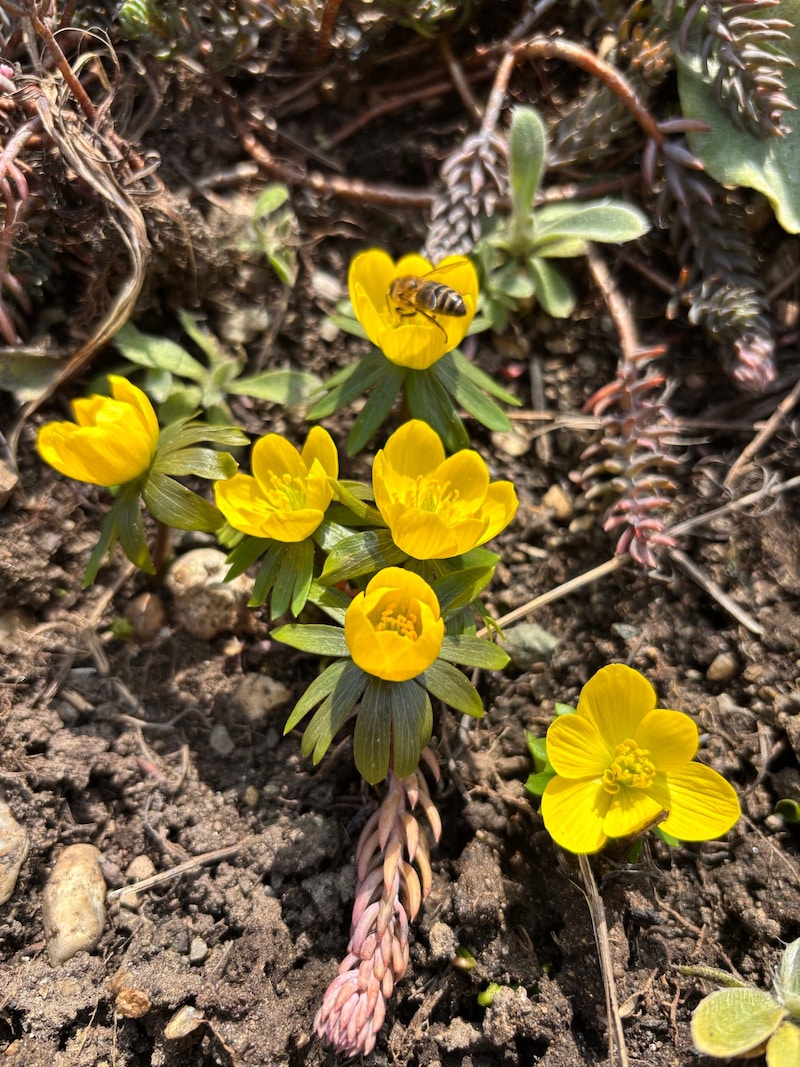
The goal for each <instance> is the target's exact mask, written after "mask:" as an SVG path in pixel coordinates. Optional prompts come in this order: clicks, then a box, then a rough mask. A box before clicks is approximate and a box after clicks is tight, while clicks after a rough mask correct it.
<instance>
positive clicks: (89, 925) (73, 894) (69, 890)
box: [42, 845, 106, 967]
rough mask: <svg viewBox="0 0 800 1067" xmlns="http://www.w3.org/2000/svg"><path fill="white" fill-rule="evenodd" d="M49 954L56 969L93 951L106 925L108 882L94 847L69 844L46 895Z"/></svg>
mask: <svg viewBox="0 0 800 1067" xmlns="http://www.w3.org/2000/svg"><path fill="white" fill-rule="evenodd" d="M42 920H43V924H44V936H45V939H46V941H47V955H48V957H49V958H50V963H51V964H52V965H53V966H54V967H56V966H58V964H59V963H64V962H65V961H66V960H69V959H72V957H73V956H74V955H75V954H76V953H77V952H82V951H86V952H91V950H92V949H93V948H94V947H95V946H96V945H97V942H98V941H99V940H100V937H101V935H102V933H103V928H104V926H105V923H106V882H105V879H104V878H103V872H102V871H101V869H100V852H99V850H98V849H96V848H95V847H94V845H68V846H67V848H65V849H64V851H63V852H62V853H61V855H60V856H59V857H58V860H57V862H56V865H55V867H54V868H53V870H52V871H51V872H50V877H49V878H48V880H47V885H46V886H45V887H44V893H43V895H42Z"/></svg>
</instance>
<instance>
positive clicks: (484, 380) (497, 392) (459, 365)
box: [436, 348, 521, 407]
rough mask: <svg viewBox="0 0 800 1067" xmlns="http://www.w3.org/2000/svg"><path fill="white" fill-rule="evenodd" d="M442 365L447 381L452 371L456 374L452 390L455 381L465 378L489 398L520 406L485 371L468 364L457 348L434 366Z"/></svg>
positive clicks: (511, 395) (518, 402)
mask: <svg viewBox="0 0 800 1067" xmlns="http://www.w3.org/2000/svg"><path fill="white" fill-rule="evenodd" d="M443 363H444V364H445V366H446V367H448V370H447V374H448V380H451V379H450V375H451V374H452V373H453V372H454V371H455V372H456V374H457V379H454V388H455V381H456V380H457V381H460V380H461V379H462V378H466V379H467V381H469V382H472V384H473V385H475V386H476V387H477V388H478V389H480V390H481V391H482V392H484V393H488V394H489V396H494V397H496V398H497V399H498V400H502V401H503V403H504V404H511V405H512V406H513V407H519V406H520V403H521V401H520V400H519V399H518V397H516V396H514V394H513V393H509V391H508V390H507V389H504V388H503V387H502V385H500V384H499V382H496V381H495V380H494V378H491V377H490V376H489V375H488V374H487V373H486V372H485V371H482V370H481V369H480V367H476V366H475V364H474V363H470V361H469V360H468V359H467V358H466V356H462V354H461V353H460V352H459V351H458V349H457V348H456V349H454V350H453V351H452V352H448V353H447V355H445V356H442V358H441V359H440V360H439V362H438V363H437V364H436V366H437V367H439V366H441V364H443ZM450 366H452V370H451V369H450Z"/></svg>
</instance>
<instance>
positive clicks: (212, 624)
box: [165, 548, 252, 641]
mask: <svg viewBox="0 0 800 1067" xmlns="http://www.w3.org/2000/svg"><path fill="white" fill-rule="evenodd" d="M228 570H229V567H228V563H227V559H226V556H225V553H224V552H220V551H219V549H217V548H195V549H192V551H191V552H187V553H186V554H185V555H183V556H179V557H178V559H177V560H176V561H175V562H174V563H173V564H172V566H171V567H170V569H169V571H168V573H167V577H166V579H165V585H166V587H167V589H168V590H169V591H170V593H171V594H172V596H173V600H174V613H173V614H174V621H175V625H176V626H178V627H180V629H182V630H185V632H186V633H187V634H190V635H191V636H192V637H197V638H200V639H201V640H203V641H211V640H212V639H213V638H214V637H216V636H217V635H218V634H221V633H225V632H229V631H230V632H233V633H236V632H237V631H241V630H246V629H247V628H248V625H249V619H248V612H247V601H248V599H249V597H250V593H251V591H252V588H251V587H252V582H251V580H250V578H248V576H247V575H246V574H240V575H239V577H238V578H234V579H233V581H232V582H226V581H225V575H226V574H227V573H228Z"/></svg>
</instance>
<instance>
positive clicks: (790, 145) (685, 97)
mask: <svg viewBox="0 0 800 1067" xmlns="http://www.w3.org/2000/svg"><path fill="white" fill-rule="evenodd" d="M787 6H788V5H786V4H785V3H784V4H782V5H781V7H782V8H786V7H787ZM787 17H789V18H791V16H790V15H789V16H787ZM791 32H792V37H793V41H773V42H771V47H772V48H773V49H774V51H775V52H776V53H777V54H784V55H788V56H790V57H791V56H792V53H793V51H794V52H795V53H796V50H797V41H798V38H800V29H798V25H797V23H796V24H795V27H794V29H793V30H792V31H791ZM690 42H692V44H691V47H690V50H689V52H688V54H686V53H684V52H683V51H676V52H675V62H676V66H677V71H678V93H679V95H680V100H681V111H682V113H683V115H684V117H685V118H689V119H699V120H701V121H702V122H706V123H707V124H708V125H709V126H710V127H711V129H710V130H709V131H708V132H705V133H701V132H695V131H689V132H688V133H687V135H686V137H687V141H688V143H689V148H690V149H691V150H692V152H694V154H695V155H696V156H698V157H699V158H700V159H701V160H702V162H703V164H704V165H705V169H706V170H707V171H708V173H709V174H710V175H711V177H712V178H714V179H715V180H716V181H718V182H719V183H720V184H721V185H724V186H726V187H728V188H738V187H742V186H743V187H745V188H748V189H756V190H757V191H758V192H760V193H763V194H764V196H766V198H767V199H768V200H769V202H770V204H771V205H772V209H773V211H774V212H775V215H776V217H777V219H778V222H779V223H780V225H781V226H782V227H783V228H784V230H786V232H787V233H800V137H799V136H798V130H797V117H796V114H795V115H792V113H791V112H790V113H789V125H790V126H793V127H794V129H793V130H792V132H791V133H790V134H789V135H788V136H787V137H766V138H763V139H761V138H758V137H756V136H754V135H753V134H752V133H749V132H748V131H746V130H741V129H739V128H738V126H736V125H735V124H734V123H733V122H732V120H731V119H730V118H729V117H728V116H727V115H726V114H725V113H724V112H722V111H720V109H719V106H718V105H717V100H716V92H715V90H714V86H713V81H714V78H715V77H716V74H717V71H718V70H719V64H718V63H717V62H716V60H715V59H714V58H713V57H709V59H708V74H706V72H705V70H704V60H703V56H702V55H701V48H700V45H699V29H698V28H697V27H694V29H693V32H692V34H691V35H690ZM782 71H783V77H784V81H785V83H786V95H787V96H788V97H789V99H790V100H791V101H792V102H793V103H794V104H800V68H798V67H797V66H793V67H785V66H784V67H783V68H782Z"/></svg>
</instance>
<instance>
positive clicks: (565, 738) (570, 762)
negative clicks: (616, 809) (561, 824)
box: [547, 715, 613, 795]
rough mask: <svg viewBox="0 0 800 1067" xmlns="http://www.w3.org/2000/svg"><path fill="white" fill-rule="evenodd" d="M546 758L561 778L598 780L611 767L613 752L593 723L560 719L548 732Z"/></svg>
mask: <svg viewBox="0 0 800 1067" xmlns="http://www.w3.org/2000/svg"><path fill="white" fill-rule="evenodd" d="M547 758H548V759H549V760H550V763H551V764H552V765H553V768H554V769H555V771H556V774H559V775H561V776H562V777H563V778H599V777H600V776H601V775H602V774H603V772H604V771H605V770H606V769H607V768H608V766H609V764H610V763H611V760H612V759H613V751H612V750H611V749H609V747H608V745H607V744H606V743H605V741H604V739H603V738H602V737H601V736H600V734H599V733H598V732H597V730H596V728H595V726H594V724H593V723H591V722H588V721H587V720H586V719H581V718H579V717H578V716H577V715H561V716H559V718H557V719H555V720H554V721H553V722H552V723H551V724H550V728H549V729H548V731H547ZM609 795H610V794H609Z"/></svg>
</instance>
